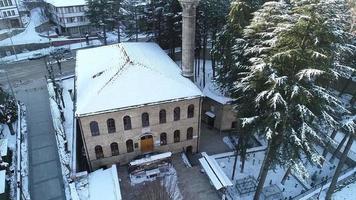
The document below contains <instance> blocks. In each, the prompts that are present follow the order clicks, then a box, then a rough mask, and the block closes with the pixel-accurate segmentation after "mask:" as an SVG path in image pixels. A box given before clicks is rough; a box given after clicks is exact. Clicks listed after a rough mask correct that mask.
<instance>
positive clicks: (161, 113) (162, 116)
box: [159, 109, 167, 124]
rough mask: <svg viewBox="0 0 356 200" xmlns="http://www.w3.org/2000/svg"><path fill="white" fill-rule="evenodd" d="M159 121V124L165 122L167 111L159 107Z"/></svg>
mask: <svg viewBox="0 0 356 200" xmlns="http://www.w3.org/2000/svg"><path fill="white" fill-rule="evenodd" d="M159 123H160V124H165V123H167V112H166V110H165V109H161V110H160V111H159Z"/></svg>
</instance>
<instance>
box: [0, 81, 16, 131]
mask: <svg viewBox="0 0 356 200" xmlns="http://www.w3.org/2000/svg"><path fill="white" fill-rule="evenodd" d="M16 120H17V104H16V100H15V99H14V97H12V96H10V95H9V94H8V93H6V92H5V91H4V90H3V89H2V88H1V87H0V123H1V124H6V125H7V126H8V127H9V130H10V133H11V135H14V134H15V131H14V128H13V127H12V123H13V122H15V121H16Z"/></svg>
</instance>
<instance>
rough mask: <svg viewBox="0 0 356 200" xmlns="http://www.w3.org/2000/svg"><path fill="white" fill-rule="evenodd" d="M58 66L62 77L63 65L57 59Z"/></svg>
mask: <svg viewBox="0 0 356 200" xmlns="http://www.w3.org/2000/svg"><path fill="white" fill-rule="evenodd" d="M57 65H58V69H59V74H60V75H62V64H61V61H60V59H57Z"/></svg>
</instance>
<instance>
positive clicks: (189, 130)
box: [187, 127, 193, 140]
mask: <svg viewBox="0 0 356 200" xmlns="http://www.w3.org/2000/svg"><path fill="white" fill-rule="evenodd" d="M191 139H193V127H190V128H188V129H187V140H191Z"/></svg>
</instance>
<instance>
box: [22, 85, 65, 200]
mask: <svg viewBox="0 0 356 200" xmlns="http://www.w3.org/2000/svg"><path fill="white" fill-rule="evenodd" d="M16 97H17V98H18V99H19V100H20V101H22V102H23V103H25V105H26V107H27V124H28V136H29V166H30V177H29V184H30V194H31V199H33V200H59V199H63V200H64V199H65V195H64V189H63V180H62V175H61V171H60V170H61V169H60V163H59V157H58V153H57V145H56V141H55V136H54V130H53V127H52V121H51V120H52V117H51V113H50V109H49V99H48V93H47V88H46V82H45V80H44V79H41V80H37V81H34V82H32V83H31V84H29V85H27V86H26V87H21V89H19V90H17V91H16Z"/></svg>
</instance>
